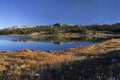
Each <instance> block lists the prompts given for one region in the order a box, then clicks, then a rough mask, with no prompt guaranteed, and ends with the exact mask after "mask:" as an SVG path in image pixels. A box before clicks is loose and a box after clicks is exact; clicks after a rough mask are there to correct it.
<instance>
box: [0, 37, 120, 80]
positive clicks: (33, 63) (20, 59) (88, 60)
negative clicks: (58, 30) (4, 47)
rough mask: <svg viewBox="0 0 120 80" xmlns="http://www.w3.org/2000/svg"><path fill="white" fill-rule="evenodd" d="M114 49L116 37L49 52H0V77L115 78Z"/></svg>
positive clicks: (119, 43)
mask: <svg viewBox="0 0 120 80" xmlns="http://www.w3.org/2000/svg"><path fill="white" fill-rule="evenodd" d="M118 50H120V39H112V40H109V41H105V42H103V43H101V44H96V45H92V46H85V47H78V48H72V49H68V50H66V51H54V52H51V53H47V52H42V51H31V50H27V49H26V50H20V51H17V52H0V80H103V79H104V80H106V79H108V80H110V79H109V77H111V78H112V79H111V80H114V79H113V78H114V77H115V79H119V78H120V70H119V69H120V62H119V61H120V57H119V56H120V54H119V53H120V51H118ZM101 54H102V55H101ZM103 54H104V55H103ZM98 55H99V56H98ZM105 70H107V72H106V71H105ZM117 77H119V78H117Z"/></svg>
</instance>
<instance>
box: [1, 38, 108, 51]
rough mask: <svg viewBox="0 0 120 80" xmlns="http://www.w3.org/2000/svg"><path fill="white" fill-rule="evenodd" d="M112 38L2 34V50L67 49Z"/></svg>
mask: <svg viewBox="0 0 120 80" xmlns="http://www.w3.org/2000/svg"><path fill="white" fill-rule="evenodd" d="M108 39H110V38H91V37H57V36H0V50H1V51H6V50H9V51H17V50H21V49H31V50H42V51H50V50H66V49H68V48H73V47H77V46H88V45H92V44H96V43H99V42H101V41H104V40H108Z"/></svg>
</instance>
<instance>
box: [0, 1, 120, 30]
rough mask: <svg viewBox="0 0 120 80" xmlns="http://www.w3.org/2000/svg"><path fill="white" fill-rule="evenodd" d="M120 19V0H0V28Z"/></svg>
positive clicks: (85, 23) (83, 23) (112, 21)
mask: <svg viewBox="0 0 120 80" xmlns="http://www.w3.org/2000/svg"><path fill="white" fill-rule="evenodd" d="M118 22H120V0H0V28H3V27H9V26H16V25H44V24H55V23H67V24H81V25H88V24H104V23H108V24H111V23H118Z"/></svg>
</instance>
